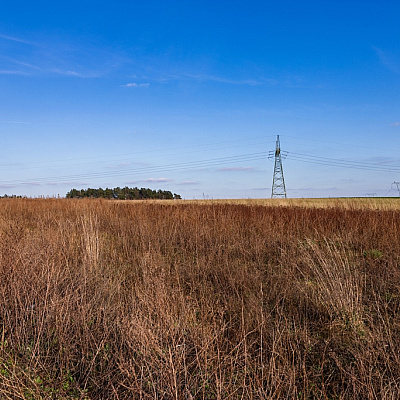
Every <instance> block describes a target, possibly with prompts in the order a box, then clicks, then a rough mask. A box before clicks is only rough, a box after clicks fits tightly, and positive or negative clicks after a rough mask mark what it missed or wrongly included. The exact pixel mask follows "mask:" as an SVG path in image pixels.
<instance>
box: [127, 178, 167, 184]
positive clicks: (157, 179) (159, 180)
mask: <svg viewBox="0 0 400 400" xmlns="http://www.w3.org/2000/svg"><path fill="white" fill-rule="evenodd" d="M172 181H173V179H168V178H148V179H140V180H137V181H131V182H127V183H128V184H137V183H167V182H172Z"/></svg>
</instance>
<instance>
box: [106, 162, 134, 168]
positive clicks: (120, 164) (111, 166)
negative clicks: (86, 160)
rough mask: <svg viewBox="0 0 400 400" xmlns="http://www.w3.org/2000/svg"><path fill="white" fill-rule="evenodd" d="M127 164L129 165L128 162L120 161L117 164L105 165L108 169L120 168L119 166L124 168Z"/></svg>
mask: <svg viewBox="0 0 400 400" xmlns="http://www.w3.org/2000/svg"><path fill="white" fill-rule="evenodd" d="M129 165H131V163H130V162H121V163H119V164H117V165H110V166H109V167H107V168H110V169H121V168H126V167H128V166H129Z"/></svg>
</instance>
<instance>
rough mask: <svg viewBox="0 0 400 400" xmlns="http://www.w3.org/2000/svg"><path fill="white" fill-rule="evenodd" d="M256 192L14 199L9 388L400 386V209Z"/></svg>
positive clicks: (1, 334) (83, 392) (1, 328)
mask: <svg viewBox="0 0 400 400" xmlns="http://www.w3.org/2000/svg"><path fill="white" fill-rule="evenodd" d="M393 202H394V203H393V204H394V205H395V207H393V208H396V207H397V200H393ZM249 204H250V205H246V204H225V203H223V202H215V203H214V202H202V203H191V202H173V201H171V202H168V201H167V202H165V201H163V202H161V201H160V202H155V201H154V202H135V203H129V202H110V201H104V200H90V199H86V200H66V199H61V200H57V199H49V200H29V199H3V200H2V201H1V207H0V276H1V277H2V279H1V281H0V296H1V298H0V301H1V306H0V393H1V396H2V398H5V399H106V398H114V399H132V398H143V399H153V398H157V399H239V398H246V399H247V398H248V399H251V398H253V399H261V398H267V399H350V398H351V399H377V398H379V399H397V398H399V397H400V381H399V376H400V268H399V266H400V251H399V243H400V211H399V210H394V209H393V210H390V209H385V210H375V209H367V208H364V209H363V208H355V207H349V208H346V207H344V206H343V207H329V208H313V207H303V206H296V205H290V206H288V207H287V206H284V205H283V206H271V205H268V206H262V205H251V203H249Z"/></svg>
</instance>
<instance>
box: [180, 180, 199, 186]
mask: <svg viewBox="0 0 400 400" xmlns="http://www.w3.org/2000/svg"><path fill="white" fill-rule="evenodd" d="M199 183H200V182H195V181H183V182H180V183H178V185H182V186H185V185H187V186H191V185H198V184H199Z"/></svg>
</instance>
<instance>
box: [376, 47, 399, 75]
mask: <svg viewBox="0 0 400 400" xmlns="http://www.w3.org/2000/svg"><path fill="white" fill-rule="evenodd" d="M372 49H373V50H374V51H375V54H376V55H377V56H378V58H379V61H380V62H381V64H382V65H383V66H384V67H386V68H387V69H388V70H389V71H392V72H394V73H396V74H398V73H400V65H399V63H398V62H396V61H395V60H394V59H393V56H392V55H391V54H389V53H388V52H386V51H383V50H382V49H380V48H379V47H375V46H373V47H372Z"/></svg>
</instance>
